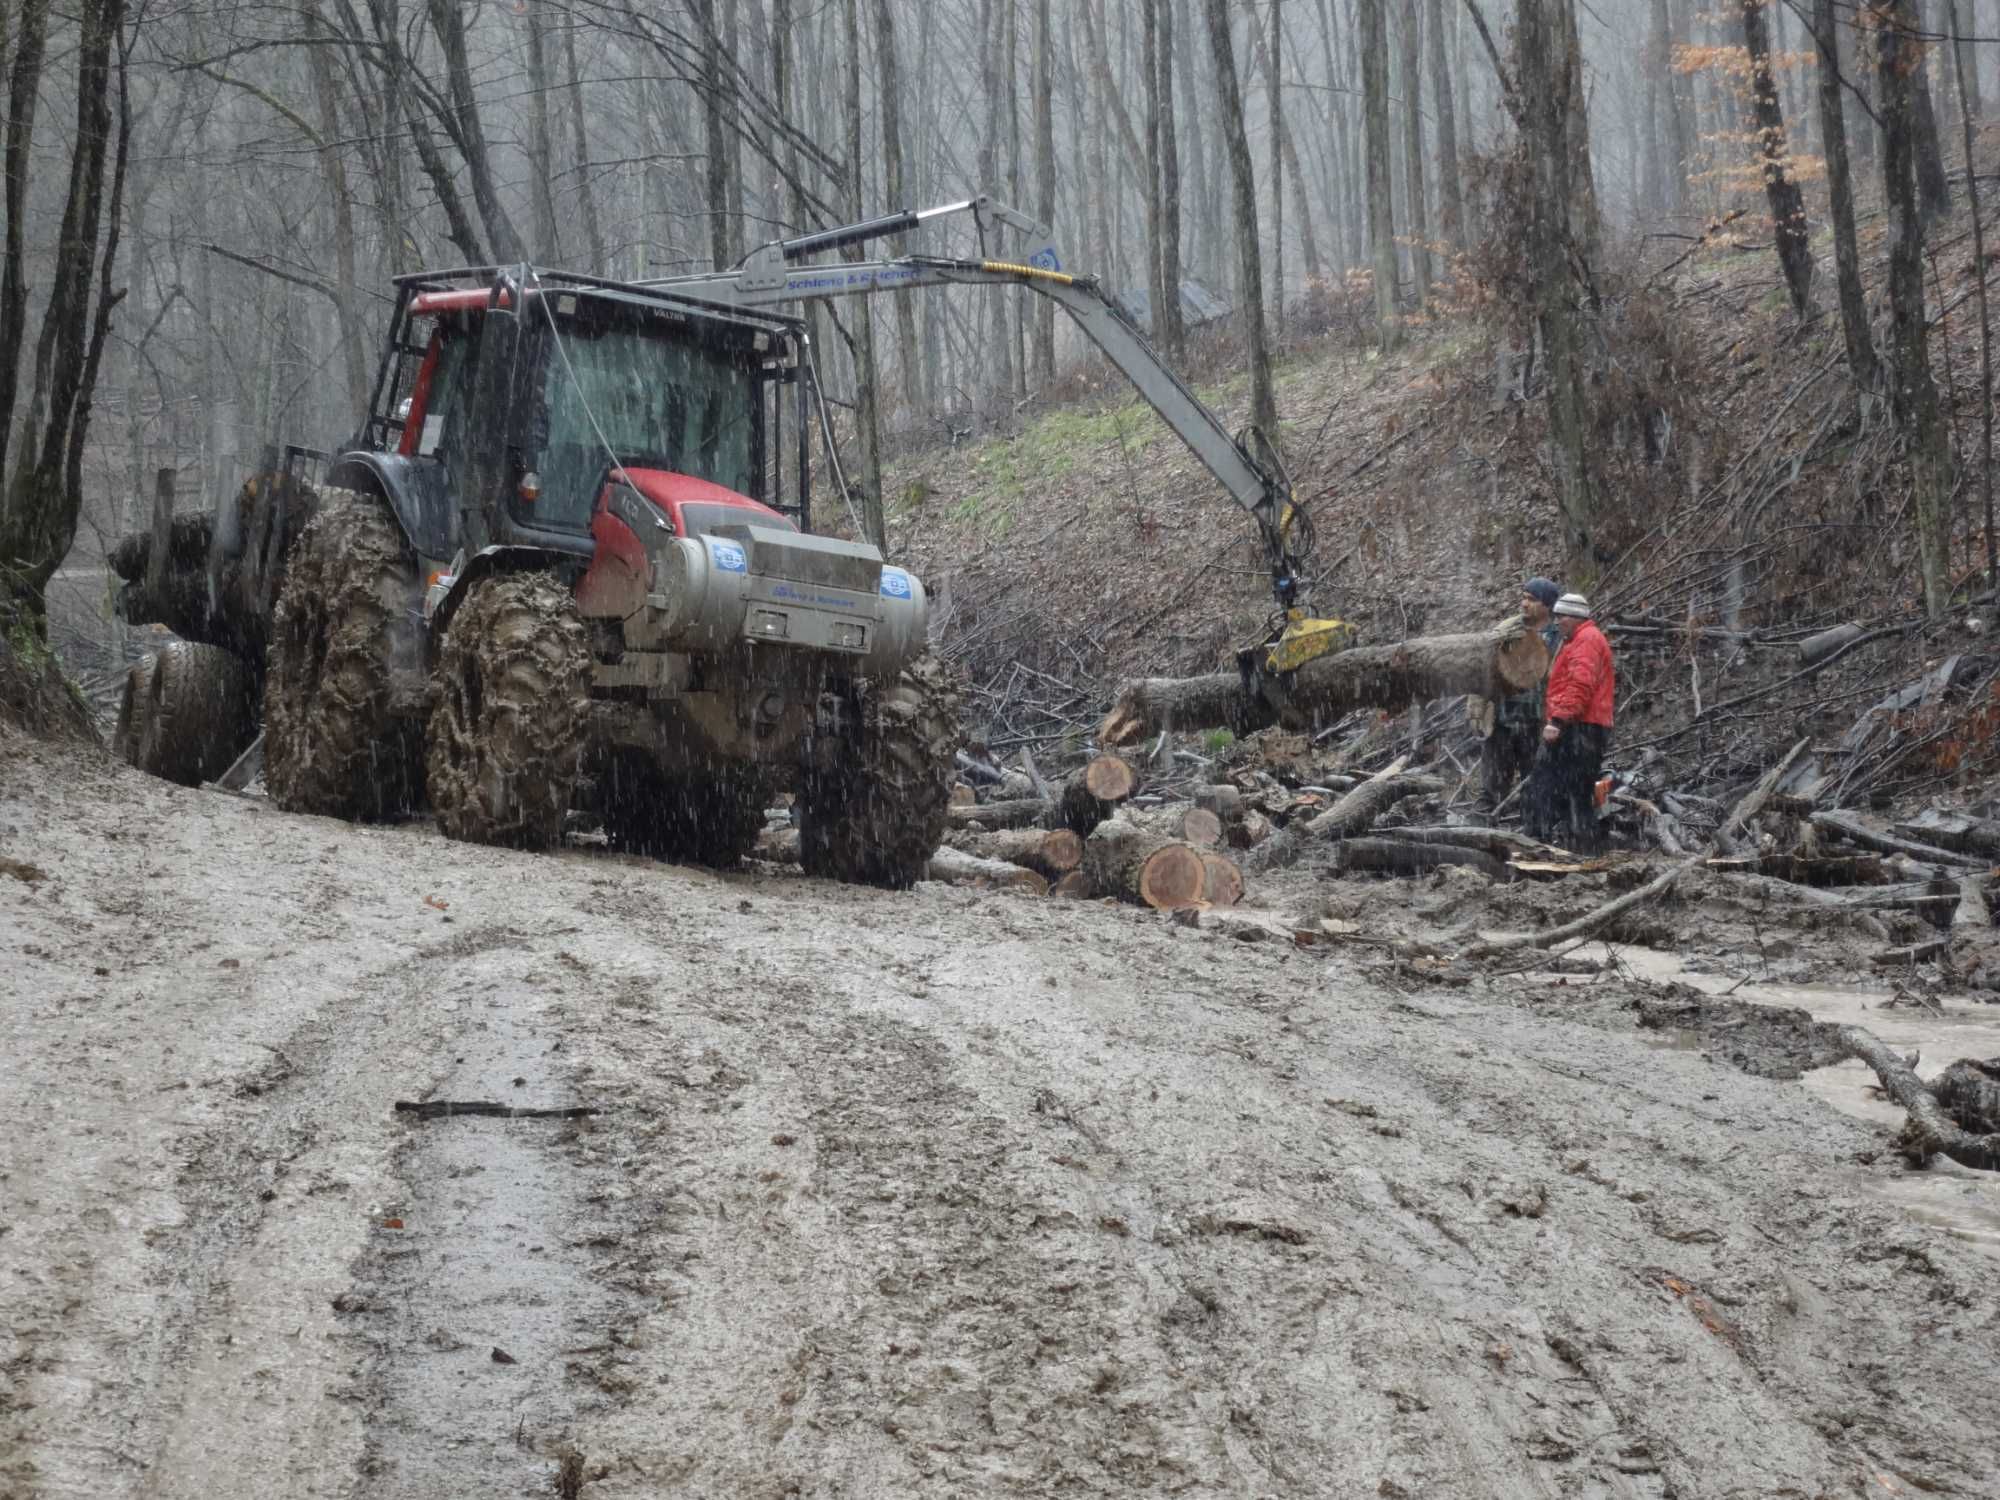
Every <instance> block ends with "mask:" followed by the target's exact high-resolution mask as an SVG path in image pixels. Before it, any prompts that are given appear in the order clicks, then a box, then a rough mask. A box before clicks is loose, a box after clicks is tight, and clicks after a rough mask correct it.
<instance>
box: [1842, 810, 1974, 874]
mask: <svg viewBox="0 0 2000 1500" xmlns="http://www.w3.org/2000/svg"><path fill="white" fill-rule="evenodd" d="M1812 824H1813V827H1815V828H1821V829H1824V830H1825V831H1826V832H1828V833H1834V834H1838V835H1840V837H1842V838H1844V839H1846V840H1847V841H1848V842H1849V843H1850V844H1859V845H1861V847H1862V848H1864V849H1879V850H1881V851H1882V852H1883V853H1884V854H1907V855H1909V856H1910V858H1912V859H1921V860H1923V861H1925V862H1926V863H1929V864H1933V865H1951V866H1953V867H1955V868H1957V869H1961V870H1983V869H1986V868H1987V861H1986V860H1983V859H1980V858H1977V857H1976V856H1974V855H1970V854H1955V853H1953V852H1952V851H1951V850H1949V849H1939V848H1937V847H1936V846H1935V845H1931V844H1918V843H1913V842H1911V841H1910V840H1909V839H1899V838H1896V837H1895V836H1893V835H1891V834H1887V833H1878V832H1877V831H1876V830H1875V829H1873V828H1870V827H1869V826H1868V825H1867V824H1865V823H1863V822H1862V821H1861V820H1860V819H1859V818H1857V817H1855V816H1854V815H1853V814H1851V813H1844V812H1816V813H1814V814H1813V815H1812Z"/></svg>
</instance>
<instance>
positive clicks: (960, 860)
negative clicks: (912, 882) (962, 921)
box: [925, 847, 1049, 896]
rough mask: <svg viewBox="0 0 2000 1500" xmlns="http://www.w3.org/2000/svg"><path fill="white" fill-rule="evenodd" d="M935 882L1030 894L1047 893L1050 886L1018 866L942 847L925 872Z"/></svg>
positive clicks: (1039, 877)
mask: <svg viewBox="0 0 2000 1500" xmlns="http://www.w3.org/2000/svg"><path fill="white" fill-rule="evenodd" d="M925 873H926V874H927V876H928V877H929V878H930V879H932V880H942V881H945V882H946V883H948V884H951V885H976V886H984V887H987V888H989V889H992V890H1017V891H1027V892H1029V893H1030V894H1032V895H1036V896H1045V895H1047V894H1048V890H1049V883H1048V882H1047V881H1046V880H1044V879H1042V877H1041V876H1039V875H1037V874H1036V873H1035V872H1034V871H1033V870H1024V869H1022V868H1021V867H1020V866H1019V865H1010V864H1008V863H1007V862H1006V861H1005V860H1000V859H981V858H980V857H979V856H978V855H976V854H967V853H966V852H965V851H964V850H962V849H953V848H949V847H946V848H943V849H939V850H937V851H936V852H935V853H933V854H932V855H931V861H930V865H929V867H928V869H927V870H926V872H925Z"/></svg>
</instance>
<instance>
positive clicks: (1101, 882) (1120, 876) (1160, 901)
mask: <svg viewBox="0 0 2000 1500" xmlns="http://www.w3.org/2000/svg"><path fill="white" fill-rule="evenodd" d="M1201 855H1202V851H1201V850H1199V849H1197V848H1195V847H1194V846H1193V845H1192V844H1185V843H1182V842H1181V841H1180V840H1179V839H1172V838H1168V837H1166V836H1165V835H1163V834H1158V833H1152V832H1149V831H1148V830H1146V829H1144V828H1141V827H1139V825H1138V824H1136V823H1133V822H1131V821H1129V820H1127V819H1125V818H1111V819H1109V820H1107V821H1105V822H1103V823H1100V824H1098V826H1097V827H1096V828H1094V829H1093V830H1091V834H1090V837H1089V838H1087V839H1085V840H1084V841H1083V873H1084V874H1085V875H1086V876H1087V877H1089V880H1090V886H1091V889H1092V890H1094V891H1096V892H1097V893H1098V894H1099V895H1102V896H1116V897H1118V898H1119V899H1120V900H1123V901H1130V902H1133V903H1135V904H1137V905H1140V906H1151V907H1154V908H1157V909H1161V910H1165V909H1169V908H1172V907H1179V906H1193V905H1195V904H1196V903H1197V902H1200V901H1205V900H1207V899H1208V897H1207V894H1206V892H1207V889H1208V868H1207V866H1206V865H1204V864H1203V863H1202V858H1201Z"/></svg>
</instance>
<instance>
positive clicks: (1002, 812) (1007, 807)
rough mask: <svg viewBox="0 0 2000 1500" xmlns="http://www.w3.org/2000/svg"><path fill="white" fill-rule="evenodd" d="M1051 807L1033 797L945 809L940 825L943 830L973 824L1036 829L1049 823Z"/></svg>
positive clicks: (990, 826) (1049, 804)
mask: <svg viewBox="0 0 2000 1500" xmlns="http://www.w3.org/2000/svg"><path fill="white" fill-rule="evenodd" d="M1054 805H1055V804H1053V803H1050V802H1043V801H1041V800H1040V799H1039V798H1036V797H1023V798H1020V799H1018V800H1015V801H1011V802H977V803H974V804H973V805H972V806H970V807H948V808H946V809H945V813H944V822H945V827H947V828H970V827H971V826H972V825H973V824H975V823H976V824H978V825H979V826H980V827H982V828H1038V827H1041V826H1042V825H1043V824H1045V823H1046V822H1047V821H1048V820H1049V818H1050V816H1051V815H1052V810H1053V808H1054Z"/></svg>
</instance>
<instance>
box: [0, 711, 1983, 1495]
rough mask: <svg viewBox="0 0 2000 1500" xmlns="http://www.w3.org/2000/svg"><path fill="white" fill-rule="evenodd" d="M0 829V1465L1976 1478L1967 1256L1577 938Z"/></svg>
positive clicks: (399, 1485)
mask: <svg viewBox="0 0 2000 1500" xmlns="http://www.w3.org/2000/svg"><path fill="white" fill-rule="evenodd" d="M3 733H5V731H0V734H3ZM0 859H3V860H4V862H0V1055H3V1056H4V1058H5V1066H4V1068H0V1112H4V1116H5V1118H6V1119H7V1121H8V1122H9V1125H8V1129H7V1133H6V1136H5V1141H6V1144H5V1146H4V1148H0V1310H3V1311H4V1322H3V1326H0V1496H4V1497H7V1500H26V1497H35V1500H54V1497H80V1496H89V1497H92V1500H104V1497H109V1496H124V1495H131V1496H138V1495H145V1496H158V1497H172V1496H182V1495H185V1496H191V1497H192V1496H204V1497H206V1496H216V1495H301V1496H303V1495H315V1496H346V1495H356V1496H359V1495H366V1496H368V1497H370V1500H385V1497H399V1496H407V1497H446V1496H451V1497H460V1496H465V1495H474V1494H478V1495H496V1496H498V1495H539V1494H551V1493H557V1492H558V1488H557V1487H558V1485H559V1483H561V1482H562V1478H561V1476H562V1467H561V1466H562V1465H563V1463H564V1461H565V1459H566V1458H567V1459H568V1460H569V1462H570V1470H569V1479H570V1481H571V1482H572V1483H573V1484H580V1488H578V1489H574V1490H572V1491H571V1492H573V1493H580V1494H582V1495H584V1496H586V1497H590V1500H600V1497H611V1496H642V1495H643V1496H655V1495H688V1496H721V1495H729V1496H771V1497H778V1496H786V1495H826V1496H831V1495H856V1496H860V1495H938V1496H944V1495H972V1494H1002V1493H1004V1494H1021V1495H1046V1496H1057V1495H1062V1496H1069V1495H1087V1494H1142V1493H1160V1494H1169V1493H1186V1494H1231V1495H1245V1496H1251V1495H1257V1496H1263V1495H1303V1494H1323V1495H1339V1496H1346V1495H1353V1496H1411V1497H1415V1496H1423V1497H1427V1500H1442V1497H1460V1496H1464V1497H1473V1496H1480V1497H1510V1500H1512V1497H1522V1496H1544V1495H1545V1496H1566V1497H1567V1496H1617V1497H1627V1496H1675V1497H1681V1500H1694V1497H1708V1496H1714V1497H1725V1496H1741V1497H1752V1496H1756V1497H1768V1496H1797V1497H1817V1496H1846V1495H1855V1496H1860V1495H1869V1496H1882V1495H1891V1494H1902V1493H1909V1492H1911V1491H1921V1492H1924V1493H1930V1494H1953V1495H1966V1496H1976V1495H1987V1494H1991V1493H1993V1487H1994V1476H1995V1475H1996V1474H1997V1473H2000V1392H1997V1391H1996V1387H1995V1382H1994V1379H1993V1374H1994V1353H1993V1351H1994V1349H1995V1347H1996V1342H1995V1341H1996V1335H2000V1327H1996V1309H2000V1301H1996V1291H1995V1286H1996V1282H1995V1276H1994V1267H1995V1261H1994V1259H1993V1258H1992V1257H1991V1251H1990V1247H1987V1246H1982V1245H1981V1244H1980V1243H1978V1241H1977V1239H1976V1237H1968V1236H1966V1235H1964V1234H1962V1233H1954V1232H1952V1231H1951V1228H1950V1226H1949V1224H1948V1223H1946V1222H1944V1221H1942V1220H1940V1221H1937V1222H1933V1221H1931V1220H1927V1219H1926V1218H1925V1217H1923V1216H1921V1215H1919V1214H1916V1213H1913V1212H1911V1211H1910V1210H1909V1208H1908V1207H1907V1206H1905V1205H1904V1204H1902V1203H1901V1202H1899V1201H1898V1200H1897V1197H1896V1194H1897V1192H1898V1191H1899V1185H1900V1184H1903V1183H1905V1182H1907V1181H1909V1180H1910V1179H1911V1174H1909V1173H1908V1172H1907V1171H1906V1170H1905V1169H1904V1168H1903V1167H1902V1166H1901V1165H1900V1163H1899V1161H1898V1159H1897V1158H1896V1156H1895V1154H1894V1152H1893V1151H1890V1150H1888V1149H1887V1142H1888V1139H1889V1135H1890V1133H1891V1124H1890V1119H1891V1117H1888V1116H1885V1117H1884V1118H1883V1119H1880V1120H1877V1119H1864V1118H1857V1117H1856V1115H1855V1114H1853V1113H1843V1112H1842V1111H1841V1110H1839V1109H1837V1108H1835V1107H1834V1104H1833V1103H1830V1102H1828V1100H1827V1098H1825V1097H1823V1096H1822V1094H1821V1093H1819V1092H1815V1091H1813V1090H1812V1089H1810V1088H1808V1087H1807V1086H1806V1085H1805V1084H1802V1083H1800V1082H1798V1081H1796V1080H1790V1079H1774V1078H1768V1077H1755V1076H1751V1075H1749V1074H1746V1073H1744V1072H1741V1071H1738V1070H1736V1069H1734V1068H1731V1067H1728V1066H1725V1065H1724V1064H1723V1063H1722V1062H1721V1061H1720V1060H1718V1059H1716V1058H1715V1057H1714V1056H1713V1055H1712V1051H1711V1049H1708V1048H1706V1047H1705V1046H1704V1045H1703V1044H1702V1041H1701V1039H1700V1038H1696V1039H1694V1040H1693V1041H1691V1042H1690V1041H1687V1040H1686V1039H1682V1040H1680V1041H1679V1042H1677V1043H1675V1044H1672V1045H1665V1046H1663V1045H1660V1041H1661V1039H1660V1038H1659V1037H1658V1036H1657V1035H1656V1034H1651V1033H1642V1032H1640V1031H1638V1030H1637V1029H1636V1028H1635V1027H1634V1026H1633V1024H1632V1021H1631V1015H1630V1002H1631V1000H1632V999H1633V997H1634V996H1635V995H1637V994H1639V993H1641V992H1649V993H1650V992H1653V991H1654V990H1655V989H1656V988H1657V987H1656V986H1655V985H1654V983H1653V981H1651V980H1648V979H1646V978H1644V977H1642V976H1635V975H1634V973H1633V972H1632V966H1631V965H1630V964H1629V963H1623V962H1621V963H1620V964H1619V965H1617V966H1614V967H1613V968H1612V969H1610V970H1608V971H1606V972H1604V973H1599V974H1587V973H1578V974H1573V975H1559V974H1552V973H1549V972H1546V971H1543V972H1530V973H1523V974H1518V975H1506V974H1501V973H1500V972H1499V971H1498V966H1496V967H1495V968H1494V969H1493V970H1491V971H1486V972H1482V973H1481V974H1479V975H1477V976H1475V977H1474V978H1473V979H1472V981H1471V982H1470V983H1451V982H1448V980H1451V979H1458V978H1461V977H1462V976H1460V975H1457V974H1453V975H1450V976H1445V977H1440V978H1436V979H1430V978H1426V977H1425V975H1424V972H1423V969H1422V966H1421V965H1420V964H1415V963H1413V962H1411V961H1409V960H1407V959H1405V958H1398V957H1397V956H1396V955H1395V954H1394V953H1393V952H1391V951H1390V950H1386V949H1383V948H1381V947H1379V946H1371V945H1368V944H1354V943H1334V944H1327V945H1323V946H1318V947H1314V948H1311V949H1298V948H1295V947H1293V946H1291V945H1290V944H1289V943H1286V942H1284V941H1281V940H1272V941H1264V942H1244V941H1240V940H1238V939H1236V938H1234V937H1230V936H1226V935H1223V934H1221V933H1218V932H1217V931H1215V930H1214V929H1213V927H1212V926H1210V927H1203V928H1195V929H1189V928H1185V927H1181V926H1177V925H1175V924H1173V923H1171V922H1168V921H1165V920H1163V919H1159V918H1156V917H1151V916H1147V915H1142V914H1140V913H1137V912H1133V911H1127V910H1121V909H1108V908H1105V907H1102V906H1098V905H1095V904H1077V903H1057V902H1047V901H1044V902H1030V901H1027V900H1023V899H1020V898H1015V897H996V896H988V895H985V894H980V893H974V892H968V891H963V890H957V889H950V888H945V887H939V886H930V885H926V886H921V887H919V888H918V889H917V890H916V891H914V892H912V893H909V894H906V895H886V894H881V893H877V892H870V891H862V890H854V889H847V888H842V887H837V886H830V885H825V884H821V883H817V882H812V881H807V880H804V879H802V878H800V877H798V876H796V875H791V874H782V873H774V872H769V871H766V872H762V873H748V874H734V875H716V874H712V873H707V872H702V871H696V870H685V869H676V868H671V867H667V866H662V865H658V864H652V863H647V862H644V861H639V860H633V859H626V858H623V857H617V856H608V855H605V854H602V853H597V852H590V851H585V850H573V851H570V852H568V853H565V854H562V855H559V856H553V857H529V856H523V855H516V854H512V853H507V852H502V851H495V850H488V849H481V848H473V847H468V846H464V845H455V844H451V843H447V842H445V841H443V840H442V839H440V838H439V837H437V836H436V835H435V834H434V833H433V832H431V831H430V830H429V829H428V828H427V827H425V826H422V825H418V824H411V825H408V826H400V827H391V828H373V829H354V828H349V827H346V826H344V825H341V824H336V823H331V822H327V821H323V820H319V819H309V818H297V817H288V816H285V815H282V814H279V813H277V812H275V811H273V810H271V809H270V808H269V807H268V806H264V805H261V804H258V803H254V802H250V801H246V800H241V799H237V798H232V797H228V796H222V795H217V794H212V793H198V792H187V791H181V790H178V789H176V788H173V787H170V786H167V785H165V784H163V783H160V782H157V781H149V780H146V779H143V778H141V777H139V776H137V775H136V774H133V773H129V772H126V771H124V770H123V769H122V768H114V767H113V766H111V765H110V764H109V763H108V762H107V761H105V760H103V759H102V758H101V757H99V756H97V755H96V754H94V753H90V752H75V751H65V752H56V751H51V750H49V749H47V748H46V747H41V746H36V745H30V744H27V743H25V742H23V741H21V740H19V739H4V740H0ZM1310 880H1311V877H1310V876H1308V875H1304V874H1300V875H1295V876H1293V877H1291V880H1290V883H1289V884H1285V883H1282V882H1281V883H1280V884H1279V885H1277V886H1274V888H1273V889H1274V891H1275V892H1276V893H1277V895H1278V897H1279V898H1280V899H1281V900H1282V901H1283V902H1289V903H1290V904H1291V905H1292V906H1293V907H1294V908H1296V907H1300V906H1303V905H1306V904H1310V903H1311V902H1313V901H1315V900H1323V899H1324V896H1325V892H1324V891H1323V890H1320V889H1318V888H1315V887H1312V886H1311V885H1310V884H1309V882H1310ZM1334 895H1335V896H1336V898H1341V899H1349V900H1351V901H1354V902H1359V903H1360V904H1361V906H1366V907H1368V909H1369V912H1380V911H1383V910H1387V909H1389V908H1388V907H1386V906H1385V905H1384V903H1393V906H1394V910H1396V911H1399V912H1400V913H1401V914H1402V920H1403V921H1405V922H1406V923H1407V924H1409V925H1410V926H1412V927H1428V928H1430V929H1432V930H1435V931H1447V930H1452V929H1453V928H1454V924H1456V926H1457V927H1465V926H1468V925H1471V924H1475V923H1477V922H1481V921H1485V920H1487V919H1486V918H1485V917H1482V916H1481V915H1480V912H1479V911H1478V910H1475V909H1474V908H1472V907H1467V906H1465V905H1464V903H1465V902H1466V901H1468V900H1471V899H1472V897H1471V896H1470V895H1468V894H1467V890H1466V888H1464V887H1462V886H1461V885H1459V884H1458V883H1456V882H1454V881H1443V882H1429V883H1426V884H1424V885H1421V886H1405V887H1393V888H1392V887H1389V886H1387V885H1386V883H1384V882H1375V883H1373V885H1371V886H1370V887H1369V888H1368V889H1367V890H1366V891H1365V892H1364V891H1363V890H1362V888H1361V887H1359V886H1355V887H1354V888H1353V889H1352V890H1351V891H1348V892H1346V893H1343V892H1342V891H1335V892H1334ZM1364 898H1365V899H1364ZM1514 899H1530V898H1527V897H1519V898H1514ZM1532 899H1536V900H1543V901H1547V900H1549V899H1551V898H1549V897H1546V896H1542V897H1534V898H1532ZM1441 902H1450V903H1452V904H1451V905H1450V906H1448V907H1446V908H1444V909H1441V910H1433V909H1431V908H1432V907H1435V906H1437V904H1438V903H1441ZM1427 903H1428V905H1427ZM1356 909H1357V910H1359V909H1360V906H1357V908H1356ZM1364 915H1366V916H1367V920H1368V921H1370V922H1371V923H1372V922H1376V921H1378V920H1379V919H1378V917H1377V916H1375V915H1368V913H1364ZM1493 925H1501V926H1504V925H1506V922H1505V921H1504V920H1500V919H1497V918H1496V919H1493ZM1883 993H1884V994H1885V995H1886V993H1887V992H1886V990H1884V991H1883ZM1979 1009H1980V1010H1981V1011H1984V1012H1991V1011H1993V1010H1994V1009H1996V1008H1992V1007H1983V1008H1979ZM1968 1011H1970V1007H1968ZM1898 1014H1900V1012H1899V1013H1898ZM1978 1019H1979V1018H1978V1017H1977V1016H1974V1017H1973V1022H1975V1023H1976V1022H1978ZM1981 1034H1985V1033H1981ZM1991 1050H1993V1051H2000V1048H1993V1049H1991ZM1940 1061H1942V1059H1940ZM423 1099H456V1100H485V1101H498V1102H501V1103H504V1104H509V1105H521V1106H530V1107H543V1108H561V1107H574V1106H591V1107H595V1108H597V1109H599V1110H601V1111H602V1113H601V1114H598V1115H596V1116H593V1117H589V1118H584V1119H580V1120H559V1119H535V1118H492V1117H483V1116H459V1117H455V1118H449V1119H439V1120H430V1121H415V1120H412V1119H411V1118H410V1117H408V1116H407V1115H398V1114H397V1113H395V1112H394V1110H393V1106H394V1104H395V1103H396V1102H397V1101H399V1100H405V1101H415V1100H423ZM1926 1176H1928V1177H1931V1178H1932V1179H1933V1180H1936V1181H1942V1182H1944V1183H1945V1184H1946V1186H1947V1188H1948V1189H1949V1190H1952V1191H1958V1192H1983V1191H1985V1190H1986V1187H1987V1185H1986V1184H1984V1183H1968V1182H1965V1181H1964V1180H1963V1179H1962V1178H1961V1179H1952V1178H1949V1177H1945V1178H1938V1177H1937V1176H1936V1174H1926Z"/></svg>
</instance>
